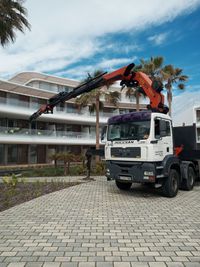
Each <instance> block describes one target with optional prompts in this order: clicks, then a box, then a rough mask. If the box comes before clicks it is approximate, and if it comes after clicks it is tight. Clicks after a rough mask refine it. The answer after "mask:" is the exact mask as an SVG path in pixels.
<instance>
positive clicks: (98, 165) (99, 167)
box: [94, 161, 106, 175]
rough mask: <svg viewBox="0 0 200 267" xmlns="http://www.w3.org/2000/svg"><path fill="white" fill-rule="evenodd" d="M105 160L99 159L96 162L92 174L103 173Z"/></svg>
mask: <svg viewBox="0 0 200 267" xmlns="http://www.w3.org/2000/svg"><path fill="white" fill-rule="evenodd" d="M105 170H106V166H105V162H104V161H99V162H97V163H96V166H95V169H94V174H97V175H105Z"/></svg>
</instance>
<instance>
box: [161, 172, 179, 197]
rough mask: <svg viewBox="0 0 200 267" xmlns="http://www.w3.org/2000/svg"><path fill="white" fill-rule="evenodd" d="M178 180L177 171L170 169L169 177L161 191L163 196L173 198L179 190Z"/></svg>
mask: <svg viewBox="0 0 200 267" xmlns="http://www.w3.org/2000/svg"><path fill="white" fill-rule="evenodd" d="M179 179H180V175H179V173H178V171H177V170H175V169H171V170H170V172H169V176H168V177H167V178H166V180H165V181H164V183H163V186H162V191H163V195H164V196H166V197H175V196H176V195H177V193H178V189H179Z"/></svg>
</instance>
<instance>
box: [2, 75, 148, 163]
mask: <svg viewBox="0 0 200 267" xmlns="http://www.w3.org/2000/svg"><path fill="white" fill-rule="evenodd" d="M78 84H79V82H77V81H74V80H70V79H65V78H59V77H55V76H50V75H46V74H42V73H36V72H23V73H19V74H17V75H16V76H14V77H13V78H11V79H10V80H8V81H4V80H0V165H8V164H37V163H48V162H50V159H49V156H50V155H51V154H52V153H55V152H61V151H71V152H73V153H84V152H85V150H86V149H87V148H88V147H91V146H95V140H96V139H95V122H96V120H95V114H94V113H93V114H91V113H90V112H89V107H88V106H87V107H85V108H83V109H81V110H80V109H78V106H77V104H76V103H75V100H74V99H72V100H70V101H67V102H65V103H62V104H60V105H58V106H56V107H55V109H54V113H53V114H44V115H42V116H41V117H40V118H39V119H38V120H37V121H35V122H33V123H30V122H29V120H28V119H29V116H30V115H31V114H32V113H33V112H35V111H36V110H37V109H38V108H39V107H40V106H41V105H42V104H46V103H47V100H48V99H49V98H50V97H52V96H53V95H55V94H57V93H58V92H61V91H67V92H68V91H71V90H73V88H74V87H76V86H77V85H78ZM109 90H119V88H116V87H111V88H110V89H109ZM134 101H135V100H134V99H127V98H126V97H125V95H124V94H122V97H121V101H120V102H119V104H118V106H117V107H114V106H112V105H110V104H109V103H106V102H105V101H104V108H103V110H102V111H101V112H100V125H101V126H103V125H105V124H106V122H107V119H108V118H109V117H110V116H113V115H117V114H120V113H125V112H131V111H134V110H135V108H136V105H135V103H134ZM140 107H141V109H144V108H145V105H144V104H143V105H141V106H140Z"/></svg>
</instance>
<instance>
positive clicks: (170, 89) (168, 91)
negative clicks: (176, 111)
mask: <svg viewBox="0 0 200 267" xmlns="http://www.w3.org/2000/svg"><path fill="white" fill-rule="evenodd" d="M167 101H168V106H169V116H170V117H171V115H172V88H171V86H170V87H169V88H168V90H167Z"/></svg>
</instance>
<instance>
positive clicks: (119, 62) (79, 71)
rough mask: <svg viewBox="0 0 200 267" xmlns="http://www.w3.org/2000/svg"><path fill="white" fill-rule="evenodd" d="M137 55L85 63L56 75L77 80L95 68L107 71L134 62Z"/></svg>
mask: <svg viewBox="0 0 200 267" xmlns="http://www.w3.org/2000/svg"><path fill="white" fill-rule="evenodd" d="M135 60H136V57H133V58H132V59H130V58H113V59H102V60H101V61H100V62H99V63H97V64H95V65H84V66H79V67H75V68H72V69H69V70H66V71H61V72H57V73H55V75H56V76H65V77H69V76H70V77H73V78H75V79H77V80H81V79H83V78H85V77H86V76H87V74H88V73H93V72H94V71H95V70H103V71H104V70H105V71H108V72H110V71H113V70H114V69H116V68H117V67H118V66H123V65H126V64H130V63H131V62H134V61H135Z"/></svg>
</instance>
